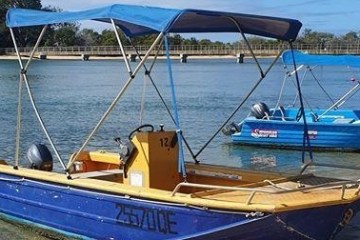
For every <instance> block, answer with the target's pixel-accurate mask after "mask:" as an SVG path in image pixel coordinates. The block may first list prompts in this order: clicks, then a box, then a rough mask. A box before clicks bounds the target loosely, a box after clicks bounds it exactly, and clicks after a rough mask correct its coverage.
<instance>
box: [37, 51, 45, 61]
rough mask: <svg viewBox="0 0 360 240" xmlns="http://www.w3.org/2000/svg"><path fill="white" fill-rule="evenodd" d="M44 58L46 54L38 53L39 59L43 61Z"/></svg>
mask: <svg viewBox="0 0 360 240" xmlns="http://www.w3.org/2000/svg"><path fill="white" fill-rule="evenodd" d="M46 58H47V56H46V53H43V52H41V53H39V59H41V60H45V59H46Z"/></svg>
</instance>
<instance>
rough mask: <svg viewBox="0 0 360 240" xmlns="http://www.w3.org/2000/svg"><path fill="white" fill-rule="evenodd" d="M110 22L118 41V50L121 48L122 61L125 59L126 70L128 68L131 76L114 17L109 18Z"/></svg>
mask: <svg viewBox="0 0 360 240" xmlns="http://www.w3.org/2000/svg"><path fill="white" fill-rule="evenodd" d="M111 24H112V26H113V28H114V32H115V35H116V39H117V41H118V43H119V46H120V50H121V54H122V55H123V59H124V61H125V65H126V68H127V70H128V73H129V75H130V76H131V75H132V71H131V67H130V64H129V61H128V59H127V57H126V53H125V50H124V47H123V45H122V42H121V39H120V35H119V32H118V31H117V28H116V25H115V22H114V19H111Z"/></svg>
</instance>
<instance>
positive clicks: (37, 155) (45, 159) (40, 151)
mask: <svg viewBox="0 0 360 240" xmlns="http://www.w3.org/2000/svg"><path fill="white" fill-rule="evenodd" d="M26 158H27V159H28V161H29V163H30V168H32V169H39V170H43V171H52V169H53V158H52V155H51V153H50V151H49V149H48V148H47V147H46V146H45V145H44V144H41V143H36V144H32V145H31V146H30V147H29V149H28V151H27V152H26Z"/></svg>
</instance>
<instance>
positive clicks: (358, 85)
mask: <svg viewBox="0 0 360 240" xmlns="http://www.w3.org/2000/svg"><path fill="white" fill-rule="evenodd" d="M359 87H360V82H357V84H356V85H355V86H354V87H353V88H351V89H350V90H349V91H348V92H347V93H346V94H345V95H344V96H342V97H341V98H340V99H339V100H337V101H336V102H335V103H334V104H333V105H331V106H330V107H329V108H328V109H326V111H324V112H323V113H322V114H321V115H320V116H318V117H317V118H316V119H320V118H322V117H323V116H324V115H326V114H327V113H328V112H329V111H331V110H332V109H337V108H338V107H340V106H341V105H343V104H344V102H345V101H346V100H345V99H346V98H347V97H348V96H350V97H352V96H353V95H354V94H355V93H356V92H357V91H358V90H359V89H358V88H359ZM350 97H349V98H350Z"/></svg>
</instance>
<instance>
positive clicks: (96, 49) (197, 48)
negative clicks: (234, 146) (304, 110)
mask: <svg viewBox="0 0 360 240" xmlns="http://www.w3.org/2000/svg"><path fill="white" fill-rule="evenodd" d="M286 46H287V45H285V44H258V45H252V48H253V52H254V53H255V55H257V56H275V55H277V54H278V53H279V52H280V51H281V50H282V49H283V48H284V47H286ZM294 46H295V48H296V49H299V50H304V51H308V52H311V53H328V54H360V47H359V45H358V44H357V45H345V46H343V45H342V46H340V45H339V46H335V47H332V48H325V49H324V48H321V47H320V46H319V45H301V44H295V45H294ZM148 48H149V46H137V50H138V52H139V53H140V55H145V53H146V51H147V49H148ZM169 48H170V55H171V56H177V57H181V56H183V57H186V56H234V58H235V57H236V58H239V57H240V56H241V55H242V56H244V55H245V56H250V55H251V54H250V52H249V50H248V49H247V47H246V46H244V45H241V44H239V45H238V46H236V47H234V46H233V45H211V46H205V45H184V46H178V45H173V46H169ZM124 49H125V53H126V54H127V55H128V57H129V58H134V56H136V51H135V50H134V49H133V48H132V47H130V46H125V47H124ZM0 50H1V51H0V52H1V53H3V54H4V55H15V54H16V53H15V50H14V49H13V48H5V49H0ZM31 50H32V48H19V51H20V52H21V54H22V55H25V56H26V55H30V53H31ZM156 52H157V50H154V51H153V52H152V53H151V54H152V55H155V54H156ZM159 55H160V56H164V55H165V49H161V50H160V51H159ZM35 56H36V57H39V58H46V57H47V56H60V57H61V56H79V57H82V58H83V59H84V60H87V59H88V58H89V57H91V56H100V57H106V56H108V57H117V56H122V54H121V51H120V47H118V46H72V47H40V48H39V49H38V50H37V52H36V54H35Z"/></svg>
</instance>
